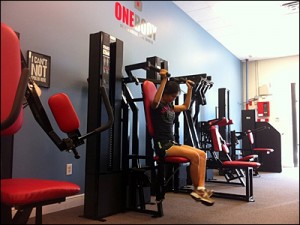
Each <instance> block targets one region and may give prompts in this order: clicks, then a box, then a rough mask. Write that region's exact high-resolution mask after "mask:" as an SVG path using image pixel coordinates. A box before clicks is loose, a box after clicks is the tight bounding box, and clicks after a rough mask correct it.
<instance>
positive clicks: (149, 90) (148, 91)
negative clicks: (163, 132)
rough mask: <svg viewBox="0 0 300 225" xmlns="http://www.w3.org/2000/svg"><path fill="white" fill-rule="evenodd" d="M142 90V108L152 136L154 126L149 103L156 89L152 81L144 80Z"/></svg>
mask: <svg viewBox="0 0 300 225" xmlns="http://www.w3.org/2000/svg"><path fill="white" fill-rule="evenodd" d="M142 91H143V101H144V110H145V116H146V126H147V130H148V133H149V135H150V136H151V137H153V136H154V133H155V132H154V127H153V122H152V117H151V103H152V101H153V99H154V96H155V93H156V91H157V89H156V87H155V84H154V83H153V82H151V81H148V80H146V81H145V82H144V83H143V85H142Z"/></svg>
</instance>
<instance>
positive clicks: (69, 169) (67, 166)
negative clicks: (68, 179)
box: [66, 163, 72, 175]
mask: <svg viewBox="0 0 300 225" xmlns="http://www.w3.org/2000/svg"><path fill="white" fill-rule="evenodd" d="M71 174H72V163H69V164H67V165H66V175H71Z"/></svg>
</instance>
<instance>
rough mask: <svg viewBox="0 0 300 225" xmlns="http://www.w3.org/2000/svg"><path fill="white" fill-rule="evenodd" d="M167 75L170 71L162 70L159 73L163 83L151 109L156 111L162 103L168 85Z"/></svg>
mask: <svg viewBox="0 0 300 225" xmlns="http://www.w3.org/2000/svg"><path fill="white" fill-rule="evenodd" d="M167 73H168V70H165V69H161V70H160V72H159V74H160V75H161V82H160V85H159V88H158V89H157V92H156V94H155V96H154V99H153V101H152V103H151V107H152V108H153V109H156V108H157V107H158V105H159V103H160V100H161V97H162V94H163V92H164V89H165V86H166V83H167V81H168V78H167Z"/></svg>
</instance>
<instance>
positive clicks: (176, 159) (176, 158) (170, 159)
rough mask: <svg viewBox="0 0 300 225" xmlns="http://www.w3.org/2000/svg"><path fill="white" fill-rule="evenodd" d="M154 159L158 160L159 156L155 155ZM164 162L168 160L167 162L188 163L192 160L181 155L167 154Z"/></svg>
mask: <svg viewBox="0 0 300 225" xmlns="http://www.w3.org/2000/svg"><path fill="white" fill-rule="evenodd" d="M153 159H154V161H158V160H159V157H158V156H154V157H153ZM164 162H166V163H188V162H190V160H189V159H187V158H184V157H180V156H165V157H164Z"/></svg>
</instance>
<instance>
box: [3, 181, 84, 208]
mask: <svg viewBox="0 0 300 225" xmlns="http://www.w3.org/2000/svg"><path fill="white" fill-rule="evenodd" d="M79 191H80V187H79V186H78V185H76V184H73V183H70V182H66V181H56V180H41V179H32V178H13V179H1V203H4V204H6V205H9V206H15V205H26V204H31V203H36V202H42V201H46V200H51V199H57V198H63V197H67V196H71V195H74V194H77V193H79Z"/></svg>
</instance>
